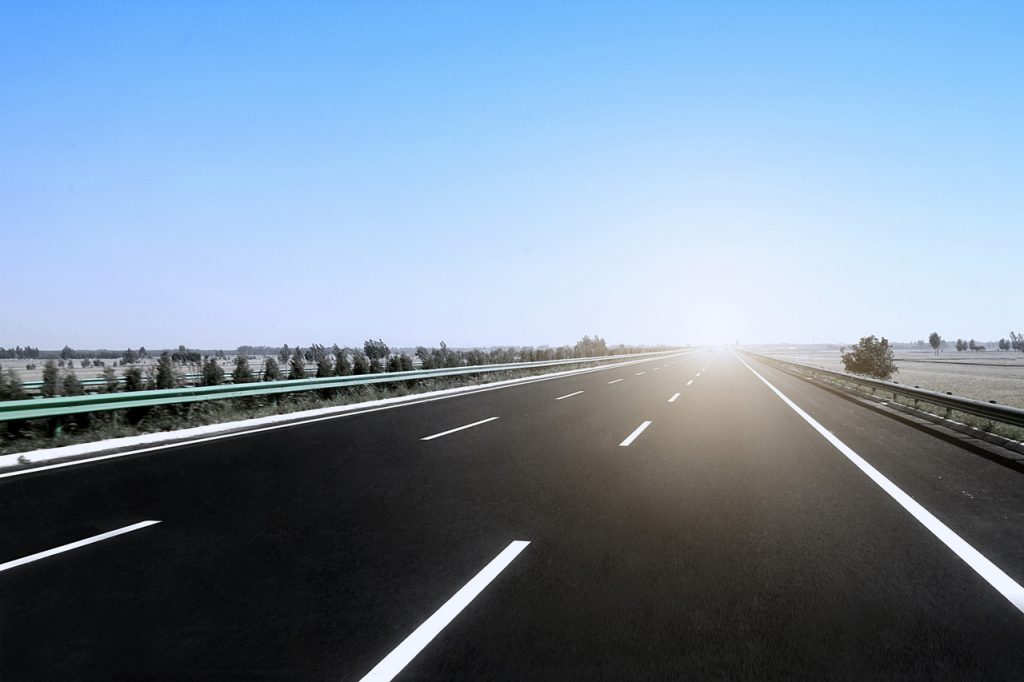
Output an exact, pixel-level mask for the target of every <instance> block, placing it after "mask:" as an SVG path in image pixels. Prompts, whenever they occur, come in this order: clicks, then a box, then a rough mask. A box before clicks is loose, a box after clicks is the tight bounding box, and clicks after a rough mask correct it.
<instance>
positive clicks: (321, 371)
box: [316, 355, 334, 377]
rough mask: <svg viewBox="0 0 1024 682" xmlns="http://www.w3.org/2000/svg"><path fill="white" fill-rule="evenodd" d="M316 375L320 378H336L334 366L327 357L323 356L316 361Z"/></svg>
mask: <svg viewBox="0 0 1024 682" xmlns="http://www.w3.org/2000/svg"><path fill="white" fill-rule="evenodd" d="M316 375H317V376H318V377H329V376H334V365H333V364H331V361H330V359H329V358H328V357H327V356H326V355H321V356H320V357H319V358H317V361H316Z"/></svg>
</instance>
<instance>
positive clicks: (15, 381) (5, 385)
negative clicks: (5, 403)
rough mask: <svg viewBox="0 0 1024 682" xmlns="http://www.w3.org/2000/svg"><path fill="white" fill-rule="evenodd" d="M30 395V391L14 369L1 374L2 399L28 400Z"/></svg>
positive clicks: (0, 398)
mask: <svg viewBox="0 0 1024 682" xmlns="http://www.w3.org/2000/svg"><path fill="white" fill-rule="evenodd" d="M28 397H29V395H28V392H27V391H26V390H25V387H24V386H22V385H21V379H19V378H18V375H17V374H15V373H14V370H13V369H9V370H6V371H5V372H4V373H3V374H0V400H27V399H28Z"/></svg>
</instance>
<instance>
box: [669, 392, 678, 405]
mask: <svg viewBox="0 0 1024 682" xmlns="http://www.w3.org/2000/svg"><path fill="white" fill-rule="evenodd" d="M678 397H679V394H678V393H673V394H672V397H671V398H669V399H668V401H669V402H670V403H674V402H675V401H676V398H678Z"/></svg>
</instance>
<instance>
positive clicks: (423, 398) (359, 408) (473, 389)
mask: <svg viewBox="0 0 1024 682" xmlns="http://www.w3.org/2000/svg"><path fill="white" fill-rule="evenodd" d="M641 362H650V360H647V359H642V360H626V361H623V362H617V363H615V364H612V365H603V366H600V367H585V368H583V369H573V370H565V371H564V372H556V373H554V374H543V375H541V376H537V377H522V378H519V379H507V380H505V381H496V382H494V383H493V384H492V385H484V386H480V387H477V386H463V387H459V388H452V389H443V390H441V391H428V392H427V393H422V394H416V395H411V396H401V397H397V398H385V399H384V400H373V401H370V402H368V403H366V404H365V405H361V404H355V405H344V406H341V407H340V408H337V407H330V408H321V409H324V410H335V412H334V413H332V414H328V415H326V416H323V417H313V418H311V419H302V418H301V417H299V418H296V419H295V420H294V421H287V422H285V423H283V424H274V425H272V426H260V427H256V428H245V427H238V428H239V429H240V430H237V431H231V432H229V433H219V434H216V435H213V436H203V437H200V438H189V437H188V436H181V437H182V438H183V440H180V441H175V442H173V443H164V444H162V445H153V446H151V447H146V448H137V449H131V450H125V451H124V452H113V453H110V454H106V455H97V456H96V457H85V458H82V459H75V460H72V461H68V462H61V463H59V464H47V465H44V466H37V467H32V468H30V469H19V470H17V471H9V472H6V473H0V479H4V478H10V477H13V476H26V475H28V474H35V473H39V472H41V471H50V470H52V469H63V468H64V467H73V466H79V465H81V464H90V463H92V462H102V461H103V460H108V459H117V458H120V457H130V456H132V455H141V454H145V453H147V452H154V451H156V450H168V449H170V448H180V447H185V446H187V445H196V444H198V443H207V442H210V441H214V440H222V439H224V438H240V437H242V436H249V435H252V434H254V433H261V432H263V431H275V430H277V429H288V428H292V427H295V426H302V425H304V424H314V423H316V422H322V421H327V420H330V419H342V418H344V417H355V416H357V415H360V414H368V413H370V412H381V411H383V410H394V409H397V408H399V407H408V406H410V405H420V404H422V403H431V402H434V401H436V400H449V399H451V398H459V397H462V396H467V395H474V394H476V393H485V392H487V391H499V390H501V389H505V388H511V387H513V386H524V385H526V384H533V383H538V382H541V381H552V380H554V379H564V378H565V377H567V376H573V375H576V374H587V373H589V372H601V371H604V370H608V369H614V368H616V367H624V366H628V365H635V364H639V363H641ZM609 383H611V382H609ZM439 393H441V394H443V395H436V394H439ZM385 402H386V403H388V404H386V405H382V406H380V407H369V406H370V405H373V404H380V403H385ZM342 410H345V411H342ZM318 411H319V410H307V412H318ZM293 414H294V415H299V414H302V413H301V412H296V413H293ZM291 416H292V415H290V414H283V415H274V417H281V418H285V419H287V418H288V417H291ZM261 419H266V417H257V418H256V419H249V420H243V421H242V422H224V423H223V424H213V425H211V426H219V427H230V426H231V424H233V423H237V424H243V423H245V422H250V421H259V420H261ZM199 428H205V427H199ZM241 429H244V430H241ZM185 430H186V429H181V430H178V431H168V432H166V433H167V434H169V435H171V436H172V437H173V436H175V435H180V434H181V432H182V431H185ZM146 435H147V436H148V435H153V434H146ZM137 437H138V436H129V438H137ZM143 437H144V436H143ZM115 440H120V439H115ZM104 442H107V441H93V442H90V443H82V444H81V445H85V446H92V445H98V444H102V443H104ZM67 447H72V448H74V447H77V446H75V445H72V446H67ZM110 447H118V446H117V445H116V444H115V445H112V446H110ZM124 447H133V446H132V445H127V446H124ZM53 449H55V448H48V449H43V450H34V451H31V452H22V453H17V456H18V457H27V458H29V461H30V462H35V461H45V459H41V460H32V459H31V456H38V454H39V453H46V454H47V456H48V458H51V459H58V458H63V457H75V456H77V455H76V454H75V453H69V454H63V453H60V454H54V453H51V452H50V450H53ZM83 454H84V453H83ZM3 457H6V455H2V456H0V459H2V458H3ZM0 471H2V469H0Z"/></svg>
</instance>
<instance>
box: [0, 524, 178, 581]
mask: <svg viewBox="0 0 1024 682" xmlns="http://www.w3.org/2000/svg"><path fill="white" fill-rule="evenodd" d="M157 523H160V522H159V521H140V522H139V523H133V524H132V525H130V526H125V527H124V528H118V529H117V530H112V531H109V532H106V533H100V534H99V535H93V536H92V537H90V538H85V539H84V540H78V541H76V542H69V543H68V544H66V545H61V546H60V547H54V548H53V549H48V550H46V551H44V552H37V553H35V554H30V555H28V556H25V557H21V558H20V559H14V560H12V561H7V562H4V563H2V564H0V572H3V571H6V570H8V569H11V568H14V567H15V566H22V565H24V564H28V563H31V562H33V561H38V560H39V559H45V558H46V557H50V556H53V555H54V554H61V553H63V552H68V551H70V550H72V549H78V548H79V547H85V546H86V545H91V544H92V543H94V542H101V541H102V540H108V539H110V538H113V537H117V536H118V535H124V534H125V533H131V532H132V531H133V530H139V529H140V528H146V527H147V526H152V525H155V524H157Z"/></svg>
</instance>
